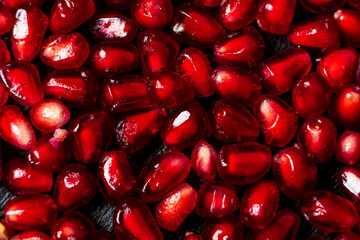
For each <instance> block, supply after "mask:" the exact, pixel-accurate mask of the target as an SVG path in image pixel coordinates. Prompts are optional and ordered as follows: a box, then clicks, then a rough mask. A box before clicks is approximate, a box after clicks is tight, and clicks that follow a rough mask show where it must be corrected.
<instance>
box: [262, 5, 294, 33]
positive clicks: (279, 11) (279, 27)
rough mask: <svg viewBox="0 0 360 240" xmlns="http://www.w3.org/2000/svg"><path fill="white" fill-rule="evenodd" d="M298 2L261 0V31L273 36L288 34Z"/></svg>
mask: <svg viewBox="0 0 360 240" xmlns="http://www.w3.org/2000/svg"><path fill="white" fill-rule="evenodd" d="M296 2H297V1H296V0H281V1H279V0H260V3H259V7H258V12H257V16H256V19H257V23H258V25H259V27H260V28H261V30H263V31H265V32H269V33H273V34H287V32H288V31H289V28H290V25H291V22H292V20H293V17H294V14H295V8H296Z"/></svg>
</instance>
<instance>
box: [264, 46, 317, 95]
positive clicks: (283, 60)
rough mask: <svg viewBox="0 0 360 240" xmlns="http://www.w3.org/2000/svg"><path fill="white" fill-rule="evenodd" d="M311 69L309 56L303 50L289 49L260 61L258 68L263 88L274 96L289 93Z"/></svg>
mask: <svg viewBox="0 0 360 240" xmlns="http://www.w3.org/2000/svg"><path fill="white" fill-rule="evenodd" d="M310 69H311V58H310V55H309V54H308V53H307V52H306V51H305V50H304V49H303V48H290V49H286V50H284V51H282V52H280V53H277V54H275V55H274V56H272V57H269V58H267V59H265V60H264V61H262V62H261V63H260V64H259V65H258V67H257V72H258V73H259V75H260V77H261V79H262V83H263V86H264V88H265V89H266V90H267V91H269V92H270V93H271V94H274V95H282V94H284V93H286V92H287V91H289V90H290V89H291V88H292V87H293V86H294V84H295V83H296V81H297V80H298V79H300V78H302V77H304V76H305V75H306V74H308V73H309V71H310Z"/></svg>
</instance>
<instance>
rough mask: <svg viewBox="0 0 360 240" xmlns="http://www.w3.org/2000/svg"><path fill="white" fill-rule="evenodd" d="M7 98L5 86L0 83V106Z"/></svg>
mask: <svg viewBox="0 0 360 240" xmlns="http://www.w3.org/2000/svg"><path fill="white" fill-rule="evenodd" d="M0 54H1V53H0ZM8 98H9V94H8V92H7V91H6V90H5V88H4V87H3V86H2V85H0V107H2V106H4V105H5V103H6V102H7V100H8Z"/></svg>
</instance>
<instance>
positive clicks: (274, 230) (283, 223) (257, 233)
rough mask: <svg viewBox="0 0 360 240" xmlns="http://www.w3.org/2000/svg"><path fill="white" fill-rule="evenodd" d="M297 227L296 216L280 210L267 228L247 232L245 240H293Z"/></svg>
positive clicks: (288, 211) (298, 219)
mask: <svg viewBox="0 0 360 240" xmlns="http://www.w3.org/2000/svg"><path fill="white" fill-rule="evenodd" d="M299 225H300V218H299V216H298V215H296V214H295V213H294V212H293V211H291V210H290V209H288V208H286V209H282V210H280V211H279V212H278V213H277V214H276V216H275V218H274V220H273V222H272V223H271V224H270V225H269V226H268V227H267V228H265V229H261V230H253V231H251V232H249V233H248V234H247V235H246V240H262V239H264V240H265V239H266V240H295V238H296V235H297V232H298V229H299Z"/></svg>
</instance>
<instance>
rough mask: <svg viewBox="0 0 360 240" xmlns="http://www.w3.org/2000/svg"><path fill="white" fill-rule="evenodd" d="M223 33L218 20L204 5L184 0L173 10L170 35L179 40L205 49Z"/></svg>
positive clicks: (211, 45)
mask: <svg viewBox="0 0 360 240" xmlns="http://www.w3.org/2000/svg"><path fill="white" fill-rule="evenodd" d="M224 33H225V29H224V28H223V27H222V26H221V24H220V22H219V21H218V20H217V19H216V18H215V17H214V16H213V15H212V14H211V13H210V12H209V11H208V9H206V8H205V7H203V6H201V5H199V4H197V3H194V2H186V3H184V4H182V5H180V6H179V7H178V8H177V9H176V10H175V12H174V17H173V19H172V22H171V35H172V36H173V37H174V38H175V39H176V40H177V41H179V42H181V43H184V44H187V45H191V46H195V47H197V48H201V49H207V48H211V47H213V46H214V44H215V42H216V41H217V40H218V39H219V37H220V36H222V35H223V34H224Z"/></svg>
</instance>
